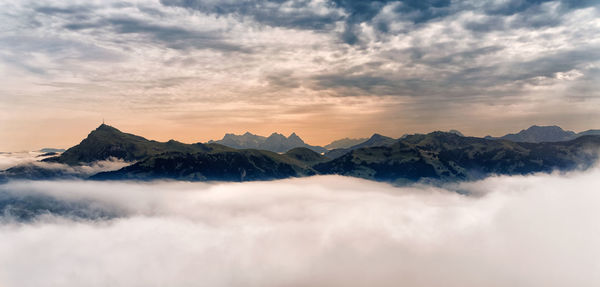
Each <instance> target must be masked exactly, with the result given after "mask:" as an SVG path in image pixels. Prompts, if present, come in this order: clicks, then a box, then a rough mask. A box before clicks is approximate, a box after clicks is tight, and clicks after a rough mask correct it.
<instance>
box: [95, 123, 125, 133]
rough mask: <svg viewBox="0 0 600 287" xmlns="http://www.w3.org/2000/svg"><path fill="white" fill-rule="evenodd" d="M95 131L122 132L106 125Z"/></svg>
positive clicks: (101, 125) (103, 124)
mask: <svg viewBox="0 0 600 287" xmlns="http://www.w3.org/2000/svg"><path fill="white" fill-rule="evenodd" d="M95 131H117V132H121V131H120V130H118V129H117V128H115V127H112V126H109V125H107V124H105V123H102V124H100V125H99V126H98V127H97V128H96V129H95Z"/></svg>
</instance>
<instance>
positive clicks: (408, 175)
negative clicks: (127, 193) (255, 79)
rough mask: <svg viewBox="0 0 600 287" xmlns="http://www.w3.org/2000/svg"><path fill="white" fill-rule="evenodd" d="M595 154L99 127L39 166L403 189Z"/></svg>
mask: <svg viewBox="0 0 600 287" xmlns="http://www.w3.org/2000/svg"><path fill="white" fill-rule="evenodd" d="M245 138H247V139H249V138H250V137H245ZM599 150H600V136H598V135H584V136H580V137H577V138H576V139H573V140H569V141H562V142H542V143H528V142H515V141H509V140H506V139H493V140H491V139H485V138H476V137H464V136H460V135H459V134H457V133H453V132H433V133H429V134H415V135H406V136H403V137H402V138H400V139H393V138H389V137H385V136H382V135H379V134H374V135H373V136H372V137H371V138H369V139H368V140H366V141H365V142H362V143H359V144H357V145H354V146H352V147H349V148H345V149H335V150H332V151H330V152H328V153H325V154H324V155H323V154H320V153H318V152H315V151H313V150H311V149H310V148H308V147H297V148H293V149H291V150H288V151H287V152H285V153H276V152H272V151H267V150H260V149H235V148H232V147H228V146H225V145H222V144H218V143H215V142H212V143H207V144H202V143H195V144H185V143H180V142H177V141H174V140H170V141H168V142H157V141H153V140H148V139H145V138H143V137H140V136H137V135H133V134H128V133H123V132H121V131H119V130H118V129H116V128H114V127H111V126H108V125H104V124H103V125H101V126H99V127H98V128H97V129H95V130H93V131H92V132H91V133H90V134H89V135H88V136H87V137H86V138H85V139H84V140H82V141H81V143H80V144H78V145H76V146H73V147H71V148H69V149H67V150H66V151H65V152H63V153H62V154H60V155H58V156H54V157H49V158H46V159H43V160H42V163H49V164H53V163H54V164H57V163H58V164H63V165H66V166H72V167H77V166H81V165H89V164H92V163H94V162H97V161H102V160H109V159H120V160H123V161H126V162H129V163H128V164H126V166H125V167H123V168H121V169H118V170H113V171H106V172H100V173H97V174H94V175H92V176H91V177H89V178H90V179H94V180H121V179H127V180H152V179H176V180H191V181H207V180H220V181H248V180H271V179H281V178H288V177H302V176H311V175H318V174H337V175H345V176H353V177H360V178H366V179H372V180H378V181H386V182H392V183H397V184H403V183H407V182H415V181H423V180H424V181H431V182H438V181H439V182H448V181H457V180H459V181H460V180H473V179H479V178H482V177H485V176H488V175H492V174H507V175H513V174H529V173H534V172H551V171H554V170H561V171H566V170H573V169H584V168H588V167H590V166H591V165H593V164H594V163H595V162H596V161H597V159H598V151H599ZM2 175H3V176H4V177H5V178H29V179H39V178H56V177H59V178H60V177H61V176H65V174H64V173H61V172H60V171H57V169H45V168H44V167H43V166H38V165H29V166H27V165H26V166H16V167H13V168H10V169H7V170H5V171H3V172H2Z"/></svg>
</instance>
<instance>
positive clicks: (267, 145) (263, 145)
mask: <svg viewBox="0 0 600 287" xmlns="http://www.w3.org/2000/svg"><path fill="white" fill-rule="evenodd" d="M209 143H217V144H221V145H224V146H228V147H231V148H236V149H262V150H268V151H272V152H277V153H282V152H286V151H288V150H291V149H293V148H297V147H305V148H308V149H311V150H313V151H315V152H318V153H323V152H327V149H325V148H323V147H320V146H311V145H309V144H306V143H305V142H304V141H303V140H302V139H301V138H300V137H299V136H298V135H296V133H292V134H291V135H290V136H289V137H285V136H284V135H282V134H279V133H273V134H271V135H270V136H269V137H263V136H258V135H254V134H251V133H249V132H246V133H245V134H243V135H235V134H225V136H224V137H223V139H221V140H217V141H212V140H211V141H209Z"/></svg>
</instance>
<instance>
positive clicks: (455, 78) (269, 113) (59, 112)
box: [0, 0, 600, 150]
mask: <svg viewBox="0 0 600 287" xmlns="http://www.w3.org/2000/svg"><path fill="white" fill-rule="evenodd" d="M0 5H1V7H0V8H1V10H2V11H3V12H2V13H0V20H1V21H2V23H6V25H4V27H3V29H2V30H1V31H0V46H1V47H3V49H2V52H0V67H1V70H0V74H1V76H2V77H1V78H2V79H3V80H2V85H0V86H1V87H0V93H1V94H2V98H0V107H2V109H3V110H4V111H7V112H6V113H4V114H3V115H2V116H0V120H2V121H3V122H6V123H8V124H5V125H2V127H0V135H2V136H3V137H5V136H6V137H11V138H13V139H14V140H13V141H11V142H3V143H0V149H3V150H15V149H19V148H20V149H22V148H39V147H38V146H36V147H27V146H24V145H32V144H33V143H35V144H39V143H38V141H39V139H40V138H39V137H40V136H42V138H43V139H44V142H47V144H50V145H57V144H59V145H62V146H68V145H72V144H74V143H76V141H77V140H79V139H80V137H81V134H85V133H86V132H88V131H89V129H90V128H93V127H94V126H95V125H97V123H98V122H99V121H100V119H101V118H102V117H105V118H107V119H108V120H109V122H110V123H113V124H116V125H117V126H119V127H121V128H124V129H127V130H130V129H135V130H137V131H143V133H144V134H145V135H148V136H155V137H156V138H157V139H161V140H168V139H169V138H177V139H179V140H183V141H190V142H192V141H199V140H202V141H206V140H208V139H215V138H220V137H221V136H222V134H223V133H225V132H235V133H243V132H245V131H246V130H250V131H252V132H254V133H258V134H265V133H270V132H272V131H274V130H276V131H279V132H283V133H291V132H292V131H296V132H299V133H300V134H303V135H305V136H306V137H307V138H308V139H309V142H312V143H315V144H325V143H327V141H328V140H332V139H335V138H339V137H345V136H355V137H356V136H368V135H370V134H371V133H373V132H380V133H385V134H389V135H391V136H400V135H402V134H403V133H407V132H417V131H418V132H424V131H430V130H432V129H443V130H448V129H452V128H458V129H461V130H463V131H464V132H466V133H467V134H473V135H480V136H483V135H485V134H486V133H490V132H491V133H493V134H495V135H497V134H503V133H506V132H509V131H510V132H512V131H515V130H520V129H521V128H524V126H523V125H529V124H534V123H536V124H560V125H562V126H564V127H565V128H568V129H572V130H577V131H580V130H585V129H590V128H597V126H598V125H600V122H599V121H598V120H597V119H596V118H597V117H593V115H595V114H596V113H597V111H598V109H600V102H599V101H598V98H599V97H598V96H599V94H598V90H599V89H598V88H599V87H598V83H600V80H599V75H600V73H599V70H598V69H599V68H598V66H599V64H600V62H599V59H600V54H599V52H598V51H600V40H598V39H600V32H599V31H600V20H598V19H600V17H599V10H598V7H599V3H598V1H521V0H518V1H517V0H509V1H491V0H490V1H469V0H462V1H446V0H436V1H406V0H405V1H350V0H331V1H326V0H272V1H255V0H244V1H212V0H189V1H188V0H186V1H182V0H162V1H146V0H139V1H128V2H122V1H118V0H111V1H83V2H82V1H75V0H72V1H62V2H61V3H56V2H55V1H4V2H3V3H2V4H0ZM32 111H33V112H32ZM41 122H42V123H44V125H46V126H44V125H40V123H41ZM523 123H526V124H523ZM51 125H60V126H61V127H63V133H65V134H67V135H68V136H67V137H62V138H55V137H53V136H52V135H51V134H54V133H55V132H50V131H49V130H48V129H47V127H48V126H51ZM33 135H35V136H36V137H37V138H34V136H33Z"/></svg>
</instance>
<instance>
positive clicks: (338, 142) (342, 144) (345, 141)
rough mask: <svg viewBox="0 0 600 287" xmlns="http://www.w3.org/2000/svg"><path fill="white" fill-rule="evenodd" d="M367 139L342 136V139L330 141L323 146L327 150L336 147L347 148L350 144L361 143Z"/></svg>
mask: <svg viewBox="0 0 600 287" xmlns="http://www.w3.org/2000/svg"><path fill="white" fill-rule="evenodd" d="M367 140H368V138H358V139H351V138H343V139H339V140H335V141H332V142H331V143H330V144H328V145H326V146H324V148H326V149H328V150H333V149H337V148H349V147H351V146H354V145H357V144H360V143H363V142H365V141H367Z"/></svg>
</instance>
